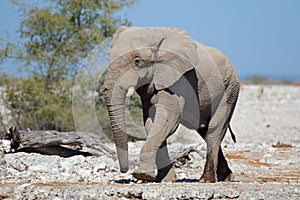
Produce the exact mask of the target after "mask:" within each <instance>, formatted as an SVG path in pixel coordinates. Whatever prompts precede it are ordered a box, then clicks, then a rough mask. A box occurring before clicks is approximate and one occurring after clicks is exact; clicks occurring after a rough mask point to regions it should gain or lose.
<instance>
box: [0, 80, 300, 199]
mask: <svg viewBox="0 0 300 200" xmlns="http://www.w3.org/2000/svg"><path fill="white" fill-rule="evenodd" d="M299 113H300V87H293V86H264V87H263V92H262V88H261V87H260V86H244V87H243V89H242V90H241V92H240V98H239V102H238V105H237V109H236V112H235V114H234V116H233V121H232V123H231V126H232V129H233V130H234V132H235V133H236V137H237V143H233V142H232V140H231V137H230V134H227V136H226V137H225V139H224V141H223V143H222V147H223V151H224V153H225V156H226V157H227V159H228V162H229V165H230V167H231V169H232V170H233V172H234V174H235V181H234V182H230V183H209V184H208V183H198V179H199V178H200V176H201V173H202V171H203V166H204V161H205V150H206V146H205V144H204V142H203V141H202V139H201V138H200V137H199V136H198V135H197V134H196V133H195V132H193V131H189V130H187V129H185V128H183V127H180V128H179V130H178V132H177V133H176V134H175V135H174V136H172V138H170V140H169V141H168V142H169V151H170V154H171V155H175V154H177V153H178V152H182V151H183V150H184V149H186V148H188V147H191V146H192V147H194V148H195V149H196V150H197V152H192V153H190V154H189V157H190V160H188V161H187V162H186V163H185V164H184V165H180V166H178V167H176V168H175V171H176V174H177V182H176V183H142V182H140V181H136V180H134V179H133V178H132V176H131V175H130V173H131V172H132V171H133V170H134V168H135V167H136V166H137V164H138V154H139V150H140V148H141V146H142V144H143V142H142V141H140V142H135V143H130V144H129V149H130V166H131V168H130V170H129V172H128V173H126V174H121V173H119V167H118V162H117V161H115V160H113V159H112V158H109V157H107V156H104V155H103V156H100V157H93V156H90V157H83V156H73V157H70V158H62V157H59V156H45V155H40V154H35V153H31V154H28V153H22V152H20V153H10V154H5V155H4V154H1V155H0V158H1V159H0V174H1V175H0V199H300V114H299ZM106 145H107V147H108V148H111V149H114V145H113V144H106Z"/></svg>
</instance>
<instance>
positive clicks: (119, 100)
mask: <svg viewBox="0 0 300 200" xmlns="http://www.w3.org/2000/svg"><path fill="white" fill-rule="evenodd" d="M104 96H105V100H106V104H107V109H108V114H109V118H110V123H111V127H112V132H113V137H114V140H115V145H116V148H117V155H118V159H119V164H120V171H121V172H123V173H126V172H127V171H128V143H127V142H128V137H127V134H126V132H125V91H122V89H121V88H120V87H116V88H115V89H114V90H110V89H105V91H104Z"/></svg>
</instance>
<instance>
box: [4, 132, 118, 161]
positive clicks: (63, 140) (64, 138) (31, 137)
mask: <svg viewBox="0 0 300 200" xmlns="http://www.w3.org/2000/svg"><path fill="white" fill-rule="evenodd" d="M9 135H10V136H9V138H8V136H5V139H10V141H11V147H12V148H11V149H12V150H13V151H16V152H28V153H41V154H46V155H59V156H62V157H70V156H74V155H83V156H101V155H106V156H109V157H111V158H113V159H114V160H115V159H116V156H115V152H114V151H112V150H111V149H109V148H108V147H107V146H106V145H105V142H104V141H105V138H104V137H101V136H100V135H97V134H95V133H89V132H58V131H19V130H18V129H16V128H14V129H13V128H10V129H9ZM16 136H18V137H16ZM15 138H17V139H18V140H17V142H18V143H17V144H18V146H17V147H16V141H15Z"/></svg>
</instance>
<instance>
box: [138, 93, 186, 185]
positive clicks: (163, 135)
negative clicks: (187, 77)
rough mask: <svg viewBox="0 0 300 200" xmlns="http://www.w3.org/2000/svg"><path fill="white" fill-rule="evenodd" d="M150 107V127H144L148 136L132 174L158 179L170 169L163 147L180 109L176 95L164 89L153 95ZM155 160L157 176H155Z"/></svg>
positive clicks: (171, 131) (177, 119)
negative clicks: (136, 167) (136, 168)
mask: <svg viewBox="0 0 300 200" xmlns="http://www.w3.org/2000/svg"><path fill="white" fill-rule="evenodd" d="M151 109H152V111H151V112H150V115H151V114H152V115H153V116H150V118H151V119H152V123H151V128H147V127H146V129H148V131H147V132H148V136H147V139H146V141H145V143H144V145H143V147H142V149H141V154H140V165H139V168H138V170H136V171H135V172H134V173H133V176H134V177H135V178H137V179H139V180H145V181H155V180H158V181H160V180H159V179H161V178H162V177H163V176H162V175H164V177H166V175H167V174H168V173H166V170H167V169H169V170H170V167H171V161H170V158H169V155H168V152H167V149H166V148H164V147H165V146H166V140H167V138H168V136H170V135H171V134H173V133H174V132H175V130H176V128H177V127H178V124H179V121H180V116H181V110H180V106H179V103H178V100H177V98H176V96H175V95H172V94H170V93H168V92H166V91H160V92H159V93H158V94H157V96H155V98H154V104H153V107H152V108H150V110H151ZM155 161H156V165H157V166H158V175H159V176H155ZM166 163H167V164H166ZM164 165H166V166H164ZM165 167H166V168H165ZM169 170H168V171H169ZM163 171H164V173H165V174H164V173H163Z"/></svg>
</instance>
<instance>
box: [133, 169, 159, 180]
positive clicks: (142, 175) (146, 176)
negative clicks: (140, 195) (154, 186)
mask: <svg viewBox="0 0 300 200" xmlns="http://www.w3.org/2000/svg"><path fill="white" fill-rule="evenodd" d="M132 176H133V177H134V178H136V179H138V180H142V181H155V173H154V172H141V171H135V172H133V173H132Z"/></svg>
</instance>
